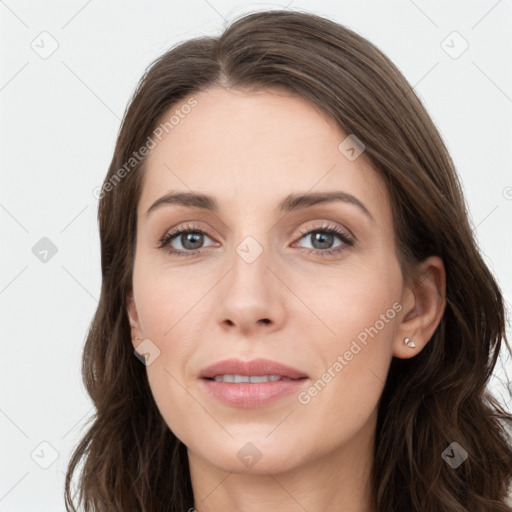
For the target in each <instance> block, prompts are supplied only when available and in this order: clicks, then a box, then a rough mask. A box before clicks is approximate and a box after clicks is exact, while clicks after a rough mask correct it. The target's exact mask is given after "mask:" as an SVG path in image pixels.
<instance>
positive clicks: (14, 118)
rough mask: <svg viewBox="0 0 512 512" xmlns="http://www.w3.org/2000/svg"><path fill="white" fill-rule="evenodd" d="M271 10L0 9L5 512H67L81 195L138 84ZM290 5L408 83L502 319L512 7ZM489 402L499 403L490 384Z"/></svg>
mask: <svg viewBox="0 0 512 512" xmlns="http://www.w3.org/2000/svg"><path fill="white" fill-rule="evenodd" d="M286 2H288V0H286ZM280 7H285V4H283V5H279V4H273V3H263V2H261V3H250V2H234V1H229V0H209V1H206V0H191V1H187V2H185V1H183V2H163V1H161V2H156V1H144V2H142V1H139V2H133V1H131V2H126V1H125V2H122V3H121V2H108V3H107V2H100V1H99V0H89V1H86V0H84V1H80V2H76V1H68V2H49V1H46V2H44V3H43V2H27V1H19V2H15V1H13V0H6V1H3V2H2V1H0V34H1V45H0V51H1V60H0V62H1V64H0V109H1V117H0V119H1V121H0V130H1V132H0V141H1V143H0V169H1V172H2V186H1V188H0V222H1V226H2V232H1V233H2V242H1V243H2V249H3V250H2V251H1V252H0V258H1V260H0V308H1V309H0V310H1V312H2V313H1V314H2V322H1V339H2V358H1V363H0V364H1V374H0V375H1V377H0V379H1V397H0V443H1V444H0V446H1V455H0V457H1V460H2V465H1V469H0V512H18V511H31V512H33V511H34V510H37V511H50V510H51V511H60V510H64V504H63V498H62V493H63V478H64V471H65V469H66V466H67V462H68V458H69V455H70V453H71V450H72V448H73V447H74V446H75V444H76V443H77V442H78V440H79V439H80V437H81V435H82V434H83V432H84V430H83V428H82V427H83V426H84V423H85V421H86V419H87V418H88V417H89V416H90V415H91V414H92V408H91V402H90V401H89V399H88V397H87V395H86V393H85V390H84V387H83V384H82V382H81V375H80V357H81V353H82V347H83V343H84V341H85V336H86V333H87V329H88V326H89V323H90V321H91V319H92V316H93V314H94V311H95V308H96V305H97V299H98V296H99V290H100V277H101V273H100V248H99V238H98V230H97V222H96V212H97V200H96V199H95V197H94V196H93V193H92V191H93V189H94V188H96V187H97V186H99V185H101V183H102V180H103V178H104V176H105V174H106V172H107V167H108V165H109V163H110V159H111V157H112V152H113V149H114V143H115V138H116V135H117V131H118V129H119V125H120V120H121V118H122V116H123V113H124V110H125V108H126V105H127V103H128V100H129V98H130V96H131V94H132V92H133V89H134V87H135V85H136V83H137V81H138V80H139V78H140V77H141V75H142V74H143V72H144V70H145V69H146V67H147V66H148V65H149V64H150V63H151V62H152V61H153V60H154V59H155V58H157V57H158V56H160V55H161V54H162V53H163V52H165V51H166V50H167V49H168V48H169V47H170V46H171V45H173V44H175V43H176V42H178V41H182V40H184V39H189V38H192V37H196V36H201V35H218V34H220V32H221V31H222V30H223V28H224V27H225V26H226V25H227V24H228V23H229V22H230V21H231V20H232V19H233V18H235V17H236V16H238V15H240V14H242V13H245V12H248V11H254V10H262V9H273V8H280ZM288 8H289V9H304V10H307V11H310V12H314V13H316V14H319V15H324V16H327V17H329V18H331V19H333V20H334V21H337V22H339V23H341V24H344V25H346V26H347V27H349V28H352V29H353V30H355V31H356V32H358V33H359V34H361V35H363V36H364V37H366V38H368V39H369V40H370V41H371V42H373V43H374V44H376V45H377V46H378V47H379V48H380V49H381V50H382V51H383V52H384V53H385V54H386V55H387V56H388V57H390V58H391V60H392V61H393V62H394V63H395V64H396V65H397V66H398V67H399V69H400V70H401V71H402V72H403V73H404V75H405V76H406V78H407V79H408V80H409V82H410V83H411V84H412V85H414V86H415V90H416V91H417V93H418V94H419V96H420V98H421V99H422V101H423V102H424V104H425V106H426V107H427V110H428V111H429V112H430V114H431V116H432V118H433V120H434V122H435V123H436V125H437V126H438V128H439V130H440V132H441V135H442V136H443V138H444V140H445V141H446V144H447V146H448V148H449V150H450V151H451V154H452V157H453V158H454V161H455V164H456V166H457V169H458V172H459V174H460V176H461V179H462V182H463V186H464V190H465V194H466V199H467V203H468V208H469V213H470V217H471V222H472V225H473V226H474V229H475V233H476V237H477V239H478V242H479V245H480V247H481V250H482V252H483V254H484V256H485V260H486V262H487V263H488V265H489V266H490V268H491V269H492V271H493V272H494V273H495V275H496V277H497V278H498V281H499V283H500V284H501V287H502V289H503V291H504V294H505V297H506V298H507V308H509V309H510V302H511V296H512V265H511V256H512V243H511V238H510V234H511V225H512V222H511V220H512V172H511V161H512V156H511V151H510V150H511V147H512V144H511V141H512V138H511V135H512V121H511V119H512V66H511V64H510V63H511V62H512V38H510V28H511V26H512V0H500V1H496V0H492V1H478V2H477V1H465V2H454V1H446V0H444V1H437V2H436V1H421V0H415V1H414V2H413V1H412V0H403V1H394V2H391V1H388V2H382V1H371V2H370V1H366V2H362V1H336V2H335V1H316V2H313V1H309V2H299V1H298V0H297V1H293V2H292V3H290V4H289V7H288ZM43 31H46V32H48V33H49V34H50V35H51V38H53V39H55V40H56V42H57V43H58V48H57V50H56V51H55V52H54V53H53V54H52V55H51V56H49V57H48V58H46V59H43V58H41V57H40V56H39V54H38V53H36V51H34V50H33V49H32V47H31V45H32V44H34V45H36V44H39V46H42V45H43V43H41V42H40V41H41V37H46V38H47V39H46V40H45V41H46V42H45V47H46V48H49V47H50V46H49V45H50V39H48V37H49V36H39V35H40V34H41V32H43ZM453 31H457V32H458V33H459V34H460V35H461V36H462V37H463V38H464V39H465V40H466V41H467V42H468V43H469V47H468V49H467V50H466V51H465V52H464V53H463V54H462V55H460V56H459V57H458V58H456V59H454V58H452V57H451V56H450V55H448V54H447V53H446V51H445V50H444V49H443V46H442V42H443V40H445V39H446V38H447V36H449V35H450V34H451V33H452V32H453ZM452 37H453V36H452ZM33 41H35V43H33ZM38 41H39V42H38ZM447 41H448V43H444V44H450V45H451V46H454V48H455V50H457V48H461V47H460V46H458V45H459V44H460V43H461V41H460V40H457V39H455V40H454V42H453V43H450V41H451V39H450V38H449V39H448V40H447ZM42 237H48V238H49V239H50V240H51V241H52V242H53V244H55V246H56V247H57V253H56V254H55V255H54V256H53V257H52V258H50V259H49V261H47V262H46V263H43V262H41V261H40V260H39V259H38V258H36V256H35V255H34V254H33V252H32V247H33V246H34V245H35V244H36V243H37V242H38V241H39V240H40V239H41V238H42ZM508 332H509V333H510V329H509V331H508ZM509 337H510V334H509ZM508 368H509V370H510V367H509V366H508ZM508 374H509V377H512V372H511V371H508ZM497 377H499V378H500V379H501V380H503V373H502V372H500V373H497ZM493 389H494V390H495V392H496V393H497V395H498V397H500V396H503V395H502V393H503V392H504V388H502V387H501V385H500V382H499V381H498V380H496V381H494V382H493ZM507 407H508V409H509V410H510V409H511V408H512V406H511V404H510V403H508V405H507ZM41 442H47V443H49V444H50V445H51V446H52V447H53V449H54V450H56V452H57V453H58V458H57V459H56V461H55V462H54V463H53V464H52V465H51V466H50V467H49V468H48V469H43V468H41V467H40V465H38V463H36V462H35V460H38V461H40V462H43V463H44V462H45V460H46V461H47V462H49V461H50V460H51V459H50V457H51V454H52V448H50V447H49V446H48V445H42V446H40V443H41ZM34 450H36V452H35V453H36V455H34V458H32V456H31V453H32V452H33V451H34ZM37 454H38V455H39V457H38V456H37Z"/></svg>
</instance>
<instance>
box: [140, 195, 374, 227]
mask: <svg viewBox="0 0 512 512" xmlns="http://www.w3.org/2000/svg"><path fill="white" fill-rule="evenodd" d="M336 201H341V202H344V203H348V204H352V205H354V206H357V207H358V208H359V209H360V210H361V211H362V212H363V213H364V214H365V215H366V216H367V217H369V218H370V219H371V220H372V221H374V222H375V219H374V218H373V216H372V214H371V213H370V212H369V210H368V208H366V206H365V205H364V204H363V203H362V202H361V201H360V200H359V199H358V198H357V197H355V196H353V195H352V194H349V193H347V192H343V191H341V190H339V191H334V192H314V193H298V194H289V195H288V196H286V197H285V198H284V199H283V200H282V201H281V202H280V203H279V204H278V205H277V211H278V212H291V211H295V210H301V209H304V208H309V207H311V206H315V205H318V204H323V203H332V202H336ZM173 204H175V205H179V206H185V207H187V208H198V209H201V210H209V211H213V212H218V211H219V204H218V202H217V200H216V199H215V198H214V197H212V196H209V195H206V194H200V193H197V192H169V193H168V194H165V195H164V196H162V197H160V198H159V199H157V200H156V201H155V202H154V203H153V204H152V205H151V206H150V207H149V209H148V211H147V212H146V217H147V216H148V215H149V214H150V213H151V212H153V211H155V210H157V209H159V208H161V207H162V206H164V205H173Z"/></svg>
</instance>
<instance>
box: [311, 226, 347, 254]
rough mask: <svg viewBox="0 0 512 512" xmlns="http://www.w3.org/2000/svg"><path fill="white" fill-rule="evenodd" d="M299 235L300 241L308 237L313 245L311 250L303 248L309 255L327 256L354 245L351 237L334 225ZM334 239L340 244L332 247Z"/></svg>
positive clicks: (320, 227)
mask: <svg viewBox="0 0 512 512" xmlns="http://www.w3.org/2000/svg"><path fill="white" fill-rule="evenodd" d="M301 233H302V237H301V240H302V239H306V240H307V239H308V237H309V240H310V242H311V244H312V245H313V247H312V248H308V247H305V249H307V250H308V253H309V254H316V255H321V256H324V255H327V256H329V255H332V254H336V253H338V252H340V251H343V250H344V249H345V248H346V247H347V246H349V247H351V246H353V245H354V239H353V237H352V236H351V235H349V234H348V233H346V232H345V231H343V230H341V229H340V228H338V226H335V225H330V224H327V225H323V226H319V227H316V228H314V229H310V230H308V231H305V232H304V231H303V232H301ZM336 238H338V240H340V243H339V244H338V245H336V246H333V245H332V244H333V243H334V242H335V239H336Z"/></svg>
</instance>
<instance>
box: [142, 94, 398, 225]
mask: <svg viewBox="0 0 512 512" xmlns="http://www.w3.org/2000/svg"><path fill="white" fill-rule="evenodd" d="M191 97H192V98H193V99H194V100H195V102H196V103H195V106H194V107H193V108H191V109H188V108H187V109H186V110H185V109H183V112H185V111H186V112H188V113H186V114H184V113H183V112H182V113H181V115H180V116H179V117H176V116H175V119H179V121H178V122H177V123H175V124H173V125H172V128H168V133H165V134H164V135H163V136H162V137H161V140H160V141H156V142H157V144H156V146H155V147H154V148H153V149H152V150H151V151H150V153H149V155H148V158H147V161H146V169H145V176H144V184H143V191H142V196H141V200H140V206H141V209H142V210H143V211H146V210H147V208H148V207H149V206H150V203H152V202H153V201H154V200H155V199H157V198H158V197H160V196H161V195H163V194H165V193H166V192H169V191H171V190H172V191H176V190H178V191H190V190H194V191H202V192H205V193H207V194H209V195H213V196H215V197H218V199H219V202H220V203H221V205H222V204H226V205H228V204H231V205H232V206H234V207H235V206H236V207H238V208H240V206H243V207H244V208H246V209H251V208H253V209H254V208H258V209H261V208H262V207H266V206H267V205H268V207H269V208H270V207H271V206H273V205H274V203H277V202H279V201H280V200H281V199H282V198H283V196H285V195H287V194H290V193H296V192H301V193H303V192H306V191H309V190H311V191H315V192H320V191H331V190H343V191H345V192H347V193H350V194H353V195H355V196H357V197H358V198H359V199H361V201H363V202H365V203H366V204H368V205H369V206H368V208H369V209H370V208H371V206H372V205H373V207H374V209H379V208H380V209H381V210H386V209H387V210H388V211H387V212H386V211H381V212H379V214H384V215H385V214H386V213H389V203H388V198H387V194H386V192H385V187H384V184H383V182H382V181H381V178H380V177H379V176H378V175H377V173H376V172H375V171H374V170H373V169H372V166H371V164H370V163H369V161H368V160H367V159H366V157H365V155H364V152H363V154H361V156H359V157H358V158H357V159H355V160H353V161H351V160H349V159H348V158H347V157H346V156H345V154H344V153H343V152H342V151H340V149H339V146H340V143H342V142H343V141H344V140H345V139H346V137H347V135H348V134H347V133H345V132H344V131H343V130H341V129H340V128H339V127H338V126H337V124H336V123H335V122H334V121H333V120H332V119H331V118H330V117H329V116H328V115H327V114H326V113H325V112H323V111H322V110H321V109H320V108H319V107H318V106H316V105H314V104H313V103H311V102H309V101H308V100H305V99H303V98H301V97H299V96H297V95H294V94H292V93H290V92H288V91H283V90H280V89H273V90H269V89H265V90H259V91H247V90H245V91H243V90H231V89H230V90H227V89H224V88H220V87H219V88H214V89H208V90H206V91H202V92H200V93H196V94H193V95H192V96H191ZM188 103H189V98H185V99H184V100H181V101H180V102H179V103H177V104H176V105H174V106H173V107H172V108H171V109H169V111H168V112H167V113H166V114H165V115H164V116H162V119H161V122H162V123H165V121H167V120H168V119H169V118H170V117H171V115H172V114H173V113H176V112H177V111H178V113H180V107H181V106H183V105H187V104H188Z"/></svg>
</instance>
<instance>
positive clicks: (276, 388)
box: [199, 359, 309, 408]
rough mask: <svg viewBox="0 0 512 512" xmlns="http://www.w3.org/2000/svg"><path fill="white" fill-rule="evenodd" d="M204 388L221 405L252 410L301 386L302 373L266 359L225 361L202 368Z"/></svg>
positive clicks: (297, 389) (302, 380)
mask: <svg viewBox="0 0 512 512" xmlns="http://www.w3.org/2000/svg"><path fill="white" fill-rule="evenodd" d="M199 377H200V380H201V381H202V382H203V386H204V389H205V390H206V391H207V393H208V394H209V396H212V397H214V398H216V399H218V400H219V401H221V402H222V403H224V404H228V405H230V406H234V407H242V408H252V407H261V406H265V405H268V404H270V403H272V402H274V401H276V400H278V399H281V398H284V397H285V396H287V395H290V394H292V393H294V392H299V391H300V390H301V388H303V387H304V383H305V381H308V380H309V377H308V376H307V375H306V374H305V373H304V372H302V371H300V370H297V369H296V368H292V367H290V366H287V365H284V364H282V363H278V362H276V361H271V360H269V359H254V360H252V361H242V360H239V359H229V360H225V361H220V362H218V363H215V364H214V365H212V366H210V367H208V368H206V369H204V370H203V371H202V372H201V373H200V375H199Z"/></svg>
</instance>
